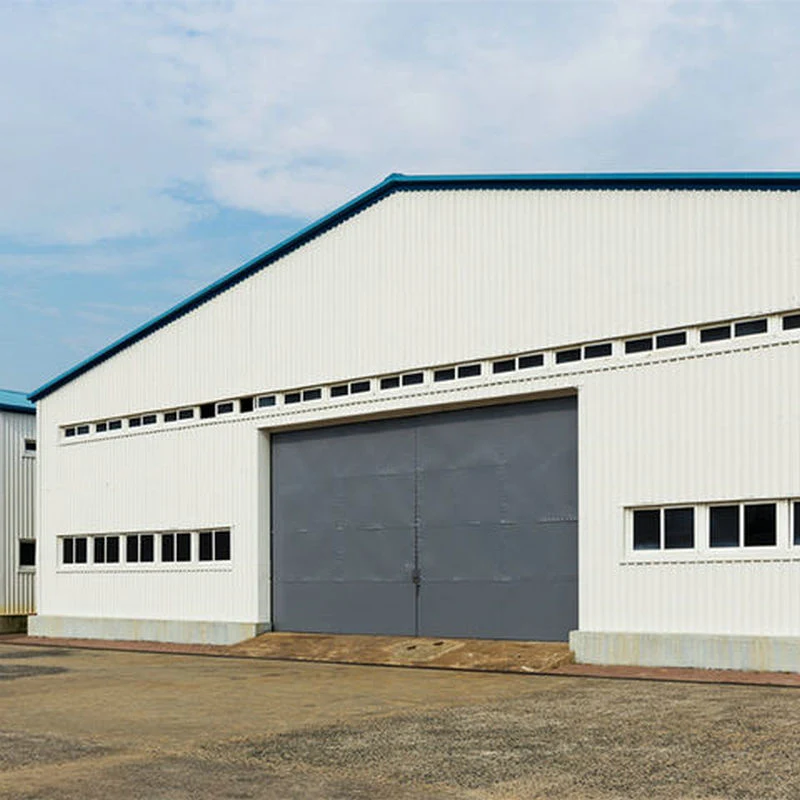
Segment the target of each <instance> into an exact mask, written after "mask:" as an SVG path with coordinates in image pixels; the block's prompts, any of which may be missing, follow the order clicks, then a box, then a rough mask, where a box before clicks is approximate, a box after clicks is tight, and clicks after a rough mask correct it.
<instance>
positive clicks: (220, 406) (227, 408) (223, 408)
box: [217, 402, 233, 414]
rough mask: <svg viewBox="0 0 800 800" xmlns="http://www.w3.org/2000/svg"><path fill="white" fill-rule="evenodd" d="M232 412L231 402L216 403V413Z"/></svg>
mask: <svg viewBox="0 0 800 800" xmlns="http://www.w3.org/2000/svg"><path fill="white" fill-rule="evenodd" d="M231 413H233V403H232V402H225V403H217V414H231Z"/></svg>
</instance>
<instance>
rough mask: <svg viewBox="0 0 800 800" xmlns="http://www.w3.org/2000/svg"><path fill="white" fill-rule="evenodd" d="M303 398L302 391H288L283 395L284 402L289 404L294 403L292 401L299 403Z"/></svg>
mask: <svg viewBox="0 0 800 800" xmlns="http://www.w3.org/2000/svg"><path fill="white" fill-rule="evenodd" d="M301 399H302V396H301V395H300V392H288V393H287V394H285V395H284V396H283V402H284V404H285V405H287V406H289V405H292V403H299V402H300V400H301Z"/></svg>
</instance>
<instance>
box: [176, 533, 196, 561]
mask: <svg viewBox="0 0 800 800" xmlns="http://www.w3.org/2000/svg"><path fill="white" fill-rule="evenodd" d="M175 538H176V540H177V541H176V550H177V553H178V561H191V560H192V534H191V533H179V534H177V536H176V537H175Z"/></svg>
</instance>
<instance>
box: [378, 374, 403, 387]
mask: <svg viewBox="0 0 800 800" xmlns="http://www.w3.org/2000/svg"><path fill="white" fill-rule="evenodd" d="M398 386H400V376H399V375H392V376H391V377H389V378H381V389H396V388H397V387H398Z"/></svg>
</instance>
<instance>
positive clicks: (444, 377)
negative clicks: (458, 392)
mask: <svg viewBox="0 0 800 800" xmlns="http://www.w3.org/2000/svg"><path fill="white" fill-rule="evenodd" d="M455 377H456V371H455V368H453V367H448V368H447V369H437V370H434V373H433V379H434V380H435V381H452V380H453V379H454V378H455Z"/></svg>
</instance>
